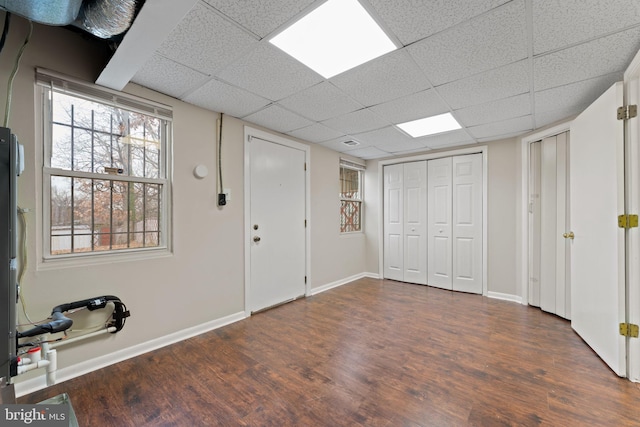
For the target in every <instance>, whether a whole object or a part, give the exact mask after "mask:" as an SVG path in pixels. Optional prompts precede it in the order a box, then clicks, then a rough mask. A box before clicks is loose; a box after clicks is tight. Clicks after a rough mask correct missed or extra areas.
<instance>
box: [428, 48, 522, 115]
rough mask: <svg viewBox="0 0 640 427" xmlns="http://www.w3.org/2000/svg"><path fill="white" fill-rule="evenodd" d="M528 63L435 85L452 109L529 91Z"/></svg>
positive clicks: (516, 63)
mask: <svg viewBox="0 0 640 427" xmlns="http://www.w3.org/2000/svg"><path fill="white" fill-rule="evenodd" d="M527 64H528V61H526V60H525V61H518V62H515V63H513V64H509V65H506V66H504V67H501V68H497V69H494V70H490V71H485V72H484V73H481V74H476V75H474V76H471V77H467V78H465V79H462V80H457V81H455V82H451V83H447V84H444V85H442V86H438V87H437V88H436V89H437V90H438V92H439V93H440V95H442V98H443V99H444V100H445V101H446V102H447V103H448V104H449V105H450V106H451V108H453V109H454V110H456V109H460V108H463V107H469V106H472V105H479V104H484V103H487V102H490V101H495V100H497V99H502V98H509V97H512V96H515V95H520V94H523V93H525V92H529V87H530V85H529V71H528V69H529V68H528V66H527Z"/></svg>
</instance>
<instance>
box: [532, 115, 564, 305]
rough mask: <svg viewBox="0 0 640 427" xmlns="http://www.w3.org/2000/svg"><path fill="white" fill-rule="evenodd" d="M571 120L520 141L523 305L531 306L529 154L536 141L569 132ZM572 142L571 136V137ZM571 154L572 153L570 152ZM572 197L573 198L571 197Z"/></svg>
mask: <svg viewBox="0 0 640 427" xmlns="http://www.w3.org/2000/svg"><path fill="white" fill-rule="evenodd" d="M572 120H573V119H571V120H567V121H566V122H562V123H560V124H557V125H555V126H552V127H549V128H547V129H544V130H542V131H540V132H535V133H532V134H530V135H527V136H525V137H523V138H522V139H521V140H520V152H521V154H522V156H521V164H520V172H521V179H520V184H521V187H520V195H521V197H520V214H521V216H520V236H521V238H520V284H521V288H520V289H521V290H520V295H521V298H522V299H521V301H520V302H521V304H522V305H529V160H530V159H529V157H530V156H529V153H530V145H531V144H532V143H534V142H536V141H540V140H543V139H545V138H548V137H551V136H555V135H559V134H561V133H564V132H569V128H570V127H571V122H572ZM569 141H571V135H569ZM569 153H571V151H569ZM569 197H571V196H569Z"/></svg>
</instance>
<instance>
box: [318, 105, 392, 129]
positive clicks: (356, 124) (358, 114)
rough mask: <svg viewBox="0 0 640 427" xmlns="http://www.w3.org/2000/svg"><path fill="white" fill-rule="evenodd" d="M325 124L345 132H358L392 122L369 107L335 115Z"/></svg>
mask: <svg viewBox="0 0 640 427" xmlns="http://www.w3.org/2000/svg"><path fill="white" fill-rule="evenodd" d="M322 124H323V125H325V126H327V127H330V128H331V129H335V130H337V131H340V132H342V133H345V134H352V135H353V134H356V133H360V132H366V131H369V130H373V129H378V128H381V127H384V126H387V125H389V124H391V123H389V122H388V121H386V120H384V119H382V118H380V116H378V115H377V114H375V113H373V112H372V111H371V110H369V109H368V108H363V109H361V110H357V111H353V112H351V113H347V114H345V115H342V116H338V117H334V118H332V119H329V120H325V121H323V122H322Z"/></svg>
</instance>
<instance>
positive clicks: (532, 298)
mask: <svg viewBox="0 0 640 427" xmlns="http://www.w3.org/2000/svg"><path fill="white" fill-rule="evenodd" d="M541 163H542V141H536V142H533V143H531V144H530V145H529V305H532V306H534V307H540V259H541V257H542V251H541V249H540V246H541V243H542V203H541V195H540V193H541V192H542V191H541V187H542V178H541V176H540V175H541V173H542V165H541Z"/></svg>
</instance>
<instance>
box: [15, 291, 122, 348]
mask: <svg viewBox="0 0 640 427" xmlns="http://www.w3.org/2000/svg"><path fill="white" fill-rule="evenodd" d="M108 302H111V303H113V305H114V311H113V324H112V325H111V326H114V327H115V328H116V330H115V332H113V333H116V332H119V331H121V330H122V328H123V327H124V323H125V319H126V318H127V317H129V316H130V315H131V313H130V312H129V310H127V308H126V306H125V305H124V303H123V302H122V301H121V300H120V298H118V297H116V296H113V295H105V296H101V297H96V298H91V299H85V300H81V301H74V302H69V303H66V304H60V305H58V306H56V307H54V308H53V310H51V321H49V322H47V323H42V324H40V325H36V326H34V327H33V328H31V329H29V330H26V331H23V332H18V333H17V337H18V339H20V338H27V337H35V336H37V335H42V334H46V333H51V334H53V333H56V332H63V331H66V330H67V329H69V328H70V327H71V326H72V325H73V320H71V319H69V318H68V317H66V316H65V315H64V313H65V312H67V311H69V310H75V309H77V308H87V309H89V311H93V310H98V309H100V308H104V307H106V306H107V303H108Z"/></svg>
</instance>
